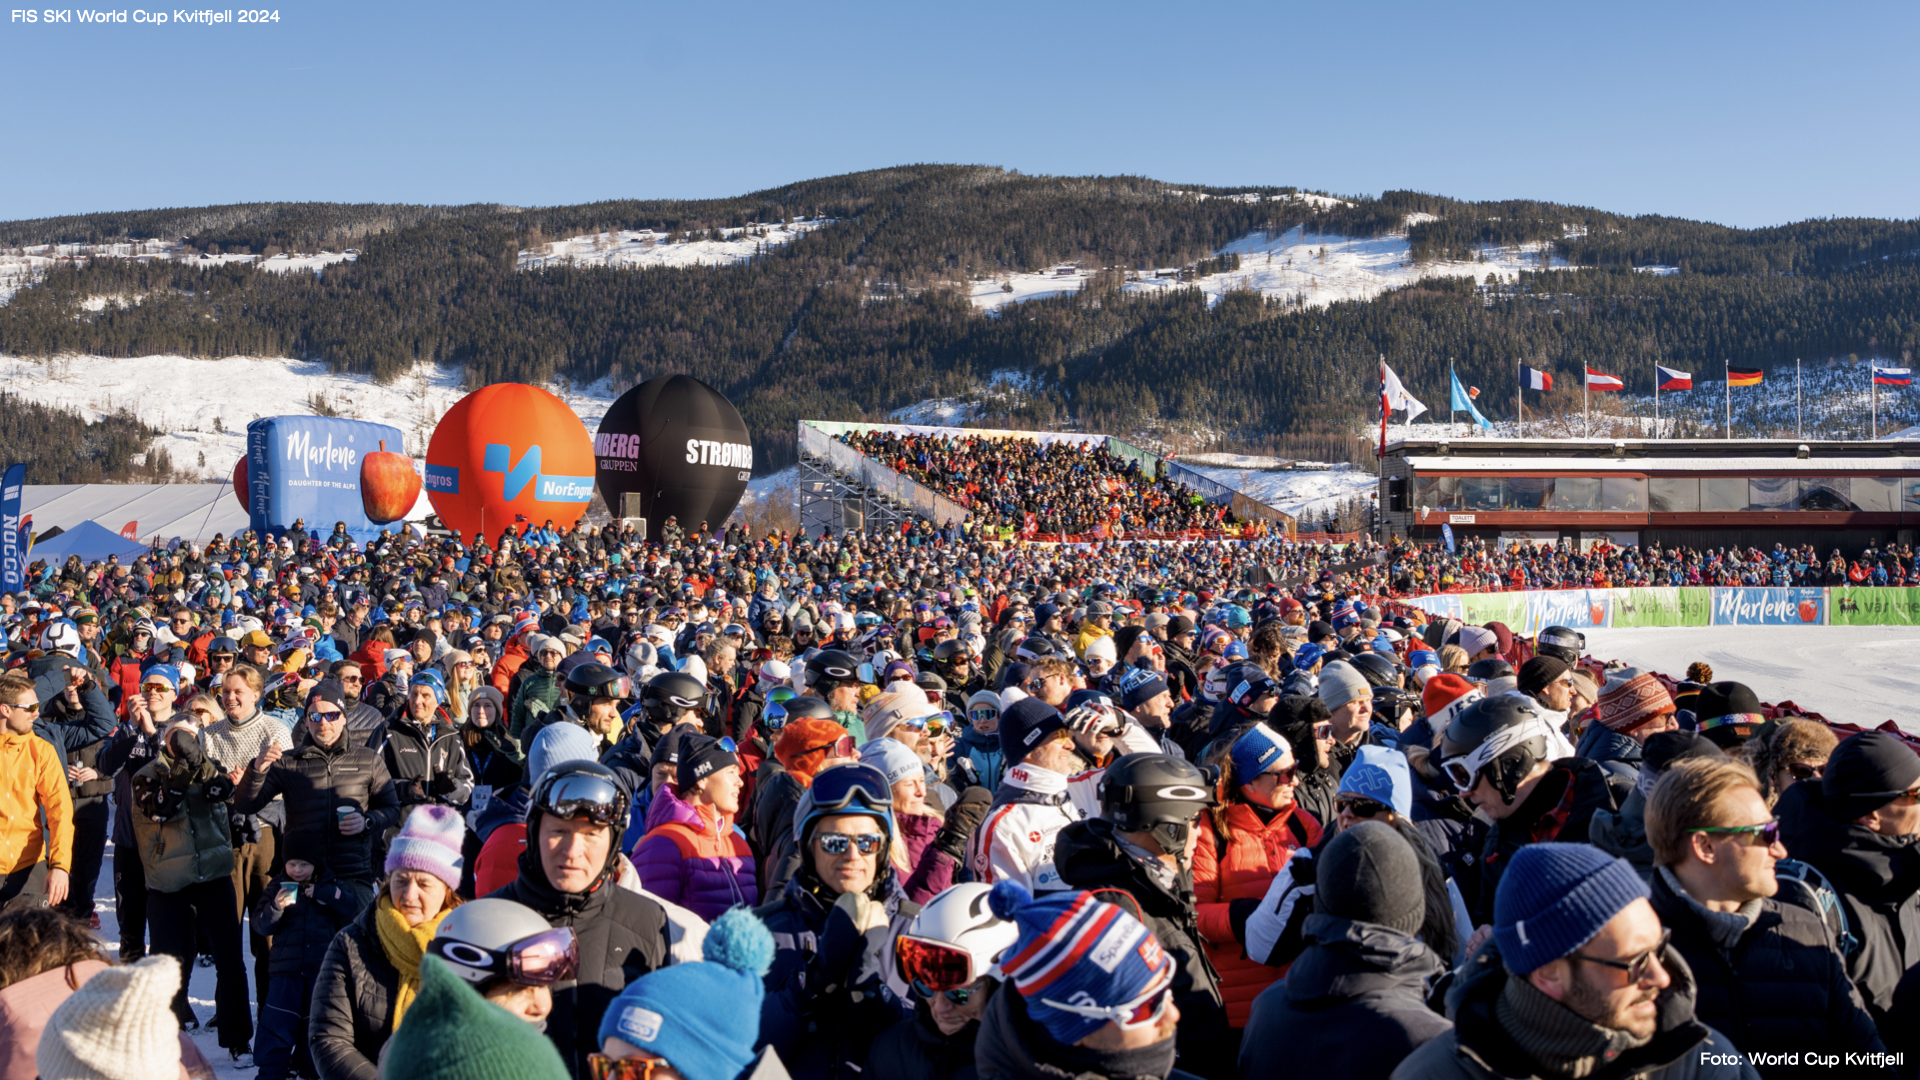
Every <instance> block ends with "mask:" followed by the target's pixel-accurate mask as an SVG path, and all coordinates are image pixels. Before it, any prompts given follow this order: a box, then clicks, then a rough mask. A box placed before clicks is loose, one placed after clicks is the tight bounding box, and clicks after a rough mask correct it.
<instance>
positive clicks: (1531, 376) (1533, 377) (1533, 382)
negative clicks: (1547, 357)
mask: <svg viewBox="0 0 1920 1080" xmlns="http://www.w3.org/2000/svg"><path fill="white" fill-rule="evenodd" d="M1521 370H1522V371H1525V372H1526V373H1527V383H1526V388H1527V389H1528V390H1552V389H1553V376H1552V375H1551V374H1549V373H1548V372H1545V371H1535V370H1534V369H1533V368H1530V367H1527V366H1526V365H1524V364H1523V365H1521Z"/></svg>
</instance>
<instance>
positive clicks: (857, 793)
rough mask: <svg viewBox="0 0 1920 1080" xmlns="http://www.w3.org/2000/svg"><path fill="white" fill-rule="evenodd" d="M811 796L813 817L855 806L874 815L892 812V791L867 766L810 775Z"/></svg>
mask: <svg viewBox="0 0 1920 1080" xmlns="http://www.w3.org/2000/svg"><path fill="white" fill-rule="evenodd" d="M847 738H849V739H851V738H852V736H847ZM811 794H812V796H813V810H814V813H815V814H816V815H819V816H822V817H824V816H826V815H828V814H832V813H837V812H839V811H842V810H845V809H846V808H847V807H849V806H853V805H854V804H856V803H858V804H859V806H860V808H861V809H863V810H866V811H869V812H875V813H884V812H886V811H890V810H892V809H893V788H892V787H890V786H888V785H887V782H886V777H885V776H883V775H881V773H880V770H878V769H875V768H872V767H871V766H869V767H867V768H847V767H841V768H834V769H823V770H821V771H820V772H819V773H816V774H815V775H814V778H813V787H812V791H811ZM835 854H838V853H837V852H836V853H835Z"/></svg>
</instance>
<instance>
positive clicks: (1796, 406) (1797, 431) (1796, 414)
mask: <svg viewBox="0 0 1920 1080" xmlns="http://www.w3.org/2000/svg"><path fill="white" fill-rule="evenodd" d="M1793 437H1794V438H1796V439H1804V438H1806V437H1807V429H1806V428H1805V427H1804V426H1803V425H1802V424H1801V423H1800V358H1799V357H1797V356H1796V357H1794V358H1793Z"/></svg>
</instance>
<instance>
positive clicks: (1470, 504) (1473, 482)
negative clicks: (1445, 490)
mask: <svg viewBox="0 0 1920 1080" xmlns="http://www.w3.org/2000/svg"><path fill="white" fill-rule="evenodd" d="M1460 496H1461V501H1462V502H1464V503H1465V504H1466V508H1467V509H1469V510H1505V509H1506V508H1507V482H1506V480H1504V479H1502V478H1500V477H1497V476H1472V477H1466V478H1464V479H1462V480H1461V482H1460Z"/></svg>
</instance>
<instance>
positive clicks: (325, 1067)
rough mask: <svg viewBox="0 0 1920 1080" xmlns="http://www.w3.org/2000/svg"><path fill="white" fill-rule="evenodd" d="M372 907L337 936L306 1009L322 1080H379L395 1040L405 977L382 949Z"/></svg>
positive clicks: (317, 1067) (311, 1042) (321, 965)
mask: <svg viewBox="0 0 1920 1080" xmlns="http://www.w3.org/2000/svg"><path fill="white" fill-rule="evenodd" d="M377 910H378V905H377V904H372V903H369V904H368V905H367V906H366V908H365V909H364V910H362V911H361V912H360V914H359V915H358V916H357V917H355V918H354V920H353V922H351V923H349V924H348V925H347V928H346V929H344V930H342V931H340V933H339V934H337V935H335V936H334V938H333V940H332V941H331V942H329V943H328V945H327V954H326V956H325V957H324V958H323V959H322V960H321V961H320V977H319V978H318V979H316V980H314V984H313V998H312V1000H311V1001H310V1002H309V1003H308V1005H307V1041H308V1045H309V1046H310V1047H311V1048H312V1051H313V1067H314V1069H315V1070H317V1071H318V1072H319V1073H320V1080H379V1077H380V1070H379V1068H378V1066H377V1065H376V1064H375V1063H376V1062H378V1061H379V1060H380V1048H381V1047H383V1046H385V1045H386V1044H387V1040H388V1039H390V1038H392V1037H393V999H394V995H395V994H396V993H398V992H399V989H400V972H399V970H398V969H397V968H395V967H394V966H393V961H391V960H388V959H387V954H386V950H384V949H382V948H381V947H380V936H379V933H378V932H377V931H376V930H375V929H374V927H373V918H374V913H375V912H376V911H377Z"/></svg>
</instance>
